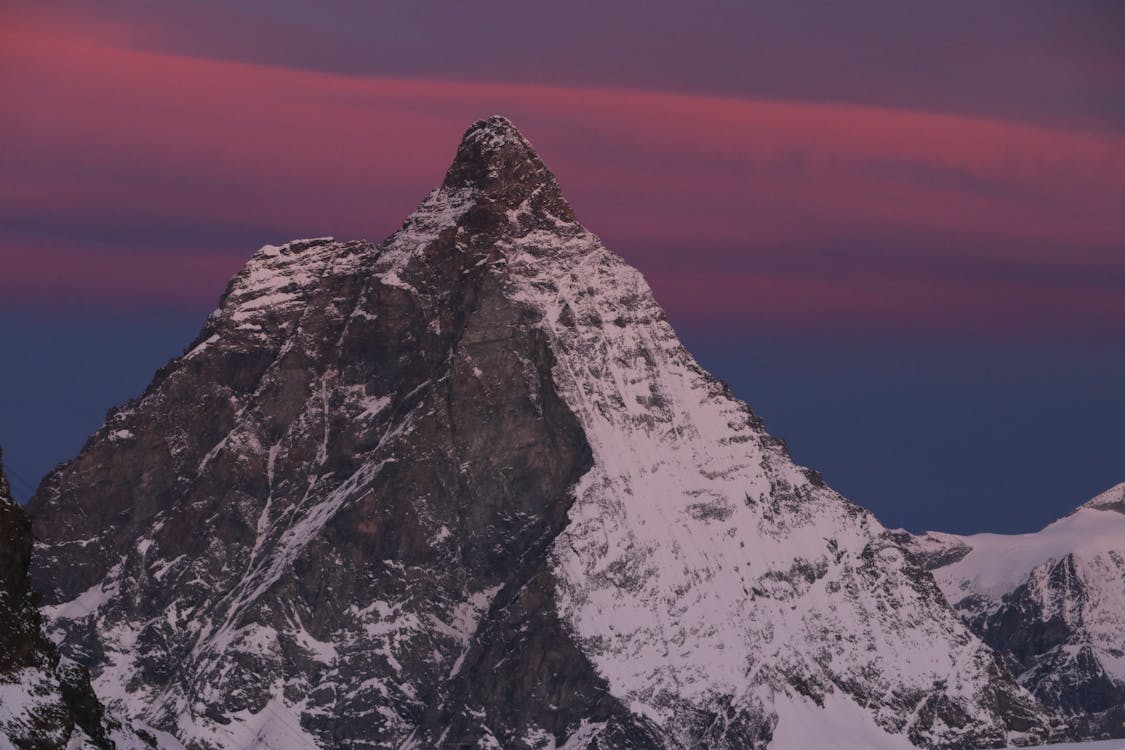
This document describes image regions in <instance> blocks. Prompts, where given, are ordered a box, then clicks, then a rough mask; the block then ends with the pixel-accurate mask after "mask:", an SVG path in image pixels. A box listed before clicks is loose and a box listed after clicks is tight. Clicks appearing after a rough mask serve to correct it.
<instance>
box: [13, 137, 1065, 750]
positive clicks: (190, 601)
mask: <svg viewBox="0 0 1125 750" xmlns="http://www.w3.org/2000/svg"><path fill="white" fill-rule="evenodd" d="M30 507H31V509H32V513H33V516H34V519H35V524H36V529H37V533H38V535H39V536H40V537H41V538H42V540H43V545H42V547H41V548H40V551H39V552H38V553H37V555H36V558H35V575H36V580H37V581H38V585H39V586H40V587H41V588H42V590H43V595H44V598H45V601H46V604H47V608H46V612H47V613H48V616H49V617H50V620H51V627H52V632H53V633H54V634H55V636H56V637H57V638H58V639H59V640H60V641H61V643H62V644H63V648H64V649H65V651H66V652H67V653H69V654H71V655H72V656H73V657H74V658H75V659H76V660H78V661H79V662H80V663H82V664H83V665H85V666H87V667H88V668H89V669H90V670H91V672H92V673H93V674H94V675H95V684H96V685H97V686H98V687H99V689H100V690H102V691H103V692H104V694H105V695H107V696H111V697H112V699H113V701H114V703H115V705H118V706H120V707H121V708H122V709H123V710H125V711H127V712H129V713H130V714H131V715H133V716H136V717H139V718H142V719H143V720H145V721H147V722H149V723H151V724H153V725H154V726H156V727H159V728H160V729H163V730H165V731H167V732H170V733H173V734H175V735H176V736H177V737H178V738H180V740H182V741H183V742H184V743H185V744H186V745H187V746H188V747H192V748H259V747H260V748H266V747H270V748H291V747H302V748H303V747H309V748H312V747H317V748H353V747H380V748H384V747H385V748H391V747H398V748H424V747H505V748H567V749H568V750H576V749H578V748H607V749H608V748H681V747H683V748H686V747H709V748H754V747H765V746H767V745H769V746H771V747H802V746H806V745H807V737H808V736H809V735H808V732H810V731H821V732H822V733H823V734H825V735H827V736H842V735H843V734H849V733H850V734H851V735H854V736H855V737H859V738H860V740H859V742H860V743H861V745H862V746H866V747H886V748H897V747H910V746H912V745H918V746H924V747H935V748H937V747H941V748H975V747H995V746H1000V745H1003V744H1006V743H1009V742H1013V741H1021V742H1023V741H1027V742H1033V741H1037V740H1039V739H1042V738H1043V737H1045V736H1046V735H1047V734H1048V733H1049V731H1050V730H1049V727H1048V724H1049V719H1048V716H1047V714H1046V713H1045V712H1044V711H1043V710H1042V709H1041V707H1040V706H1039V705H1038V704H1037V703H1036V702H1035V700H1034V699H1033V698H1032V696H1031V695H1030V694H1029V693H1028V692H1027V691H1026V690H1025V689H1024V688H1022V687H1021V686H1020V685H1018V684H1017V683H1016V682H1015V681H1014V680H1013V679H1012V678H1011V677H1010V675H1009V673H1008V670H1007V668H1006V667H1005V665H1004V664H1003V663H1002V662H1001V661H1000V660H999V659H998V658H997V656H996V655H995V654H994V652H993V651H992V650H990V649H989V648H988V647H987V646H985V645H984V644H983V643H982V642H981V641H980V640H979V639H978V638H977V637H976V636H975V635H973V634H972V633H970V632H969V630H968V629H967V628H966V627H965V626H964V625H963V623H962V622H961V621H960V619H959V618H958V617H957V615H956V614H955V613H954V612H953V611H952V609H950V607H949V606H948V605H947V604H946V602H945V600H944V599H943V597H942V595H941V592H940V591H939V590H938V588H937V587H936V586H935V584H934V582H933V579H932V578H931V577H930V575H929V574H928V573H927V572H926V571H925V570H923V569H922V567H921V566H920V565H918V563H917V562H916V560H915V558H914V557H913V556H911V555H909V554H907V553H905V552H904V550H903V549H902V547H901V546H900V544H899V543H898V541H896V539H895V538H894V537H893V536H892V535H891V534H889V533H888V532H887V531H886V530H885V529H884V528H883V527H882V526H881V525H880V524H879V523H878V521H876V520H875V519H874V518H873V517H872V516H871V515H870V514H869V513H868V512H866V511H865V510H863V509H862V508H860V507H858V506H856V505H854V504H852V503H850V502H848V501H847V500H845V499H844V498H842V497H841V496H839V495H838V494H837V493H835V492H834V491H832V490H831V489H830V488H828V487H826V486H824V484H823V482H822V481H821V480H820V479H819V477H818V476H817V475H816V474H814V473H811V472H808V471H806V470H804V469H802V468H801V467H798V466H796V465H794V463H793V462H792V460H791V459H790V458H789V456H788V455H787V453H786V451H785V449H784V447H783V445H782V444H781V443H780V442H779V441H777V440H775V439H774V438H772V437H771V436H770V435H769V434H768V433H767V432H766V431H765V429H764V427H763V425H762V423H761V421H760V420H759V419H758V418H757V417H756V416H755V415H754V413H753V412H752V411H751V410H750V408H749V407H747V406H746V405H745V404H743V403H742V402H740V401H738V400H737V399H735V398H734V397H733V396H732V395H731V394H730V393H729V392H728V391H727V389H726V388H725V387H724V386H723V385H722V384H720V383H719V382H717V381H716V380H714V379H713V378H711V377H710V376H709V375H708V374H707V373H706V372H704V371H703V370H702V369H701V368H700V367H699V365H698V364H697V363H696V362H695V360H694V359H693V358H692V357H691V356H690V355H689V354H688V353H687V352H686V351H685V350H684V348H683V347H682V346H681V345H680V343H679V341H678V339H677V337H676V335H675V333H674V332H673V330H672V329H671V327H670V326H669V325H668V323H667V321H666V320H665V317H664V314H663V312H662V311H661V309H660V307H659V306H658V305H657V304H656V302H655V301H654V300H653V297H652V295H651V293H650V291H649V289H648V287H647V285H646V284H645V282H644V280H643V278H642V277H641V275H640V274H639V273H638V272H637V271H636V270H634V269H633V268H631V267H630V266H628V265H627V264H626V263H624V262H623V261H622V260H621V259H620V258H619V257H617V256H616V255H614V254H613V253H612V252H610V251H609V250H607V249H606V248H605V247H604V246H603V245H602V243H601V242H600V241H599V240H598V238H597V237H595V236H594V235H593V234H591V233H590V232H589V231H588V230H586V229H585V228H584V227H583V226H581V225H580V224H579V223H578V222H577V220H576V218H575V216H574V214H573V212H572V211H571V208H570V206H569V205H568V203H567V201H566V200H565V199H564V197H563V196H562V193H561V192H560V190H559V186H558V184H557V182H556V180H555V178H554V177H553V176H552V174H551V173H550V171H549V170H548V169H547V168H546V167H545V166H544V164H543V162H542V161H541V160H540V158H539V157H538V155H537V154H536V153H535V152H534V150H533V149H532V148H531V146H530V144H529V143H528V141H527V140H526V139H525V138H524V137H523V136H522V135H521V134H520V133H519V132H518V131H516V130H515V128H513V127H512V125H511V124H510V123H509V122H508V121H506V120H505V119H503V118H498V117H494V118H491V119H488V120H484V121H481V122H478V123H476V124H474V125H473V126H472V128H470V129H469V131H468V132H467V133H466V134H465V136H464V139H463V140H462V142H461V144H460V147H459V148H458V151H457V154H456V158H455V160H454V162H453V164H452V166H451V167H450V169H449V171H448V172H447V174H446V175H445V179H444V181H443V182H442V184H441V186H440V187H439V188H438V189H436V190H434V191H433V192H432V193H431V194H430V195H429V196H428V197H427V198H426V199H425V201H424V202H423V203H422V204H421V206H420V207H419V208H418V210H417V211H416V212H415V213H414V214H413V215H412V216H411V217H409V218H408V219H407V220H406V222H405V224H404V225H403V227H402V229H400V230H399V231H398V232H396V233H395V234H394V235H392V236H391V237H390V238H389V239H387V240H386V241H385V242H383V243H381V244H372V243H368V242H337V241H334V240H331V239H315V240H301V241H296V242H291V243H288V244H285V245H281V246H267V247H264V248H262V249H261V250H260V251H259V252H258V253H257V254H255V255H254V257H253V258H251V260H250V262H249V263H248V264H247V266H246V267H245V268H244V269H243V270H242V271H241V272H240V273H239V274H238V275H237V276H236V277H235V278H234V280H233V281H232V282H231V284H230V286H229V287H228V289H227V291H226V293H225V294H224V295H223V297H222V300H221V302H220V305H219V308H218V309H217V310H216V311H215V312H214V313H213V314H212V315H211V317H210V318H209V319H208V320H207V322H206V324H205V325H204V327H203V330H202V332H201V333H200V335H199V337H198V338H197V340H196V341H195V342H193V343H192V344H191V346H190V347H189V349H188V350H187V351H186V352H185V354H184V355H183V356H182V357H179V358H177V359H176V360H174V361H173V362H171V363H170V364H169V365H168V366H167V367H165V368H164V369H163V370H161V371H160V372H159V373H158V374H157V376H156V378H155V380H154V381H153V383H152V384H151V386H150V387H149V388H148V390H147V391H146V392H145V393H144V395H142V396H141V397H140V398H139V399H137V400H135V401H133V402H131V403H129V404H126V405H125V406H123V407H122V408H120V409H118V410H116V411H114V412H113V413H112V414H111V415H110V417H109V418H108V420H107V421H106V423H105V424H104V425H103V426H102V428H101V429H99V430H98V432H97V433H96V434H95V435H94V436H93V437H92V438H91V439H90V441H89V442H88V443H87V445H86V446H85V448H84V449H83V450H82V452H81V454H80V455H79V456H78V457H77V458H76V459H74V460H73V461H71V462H70V463H68V464H66V465H64V466H62V467H61V468H60V469H58V470H57V471H56V472H54V473H53V474H52V475H50V476H49V477H48V478H47V479H46V480H45V481H44V483H43V485H42V486H41V487H40V489H39V491H38V492H37V493H36V495H35V497H34V498H33V499H32V501H31V504H30Z"/></svg>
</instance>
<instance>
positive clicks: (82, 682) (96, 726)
mask: <svg viewBox="0 0 1125 750" xmlns="http://www.w3.org/2000/svg"><path fill="white" fill-rule="evenodd" d="M30 562H31V522H30V520H29V519H28V517H27V513H26V512H24V509H23V508H21V507H20V506H19V505H18V504H17V503H16V501H15V500H13V499H12V494H11V490H10V487H9V485H8V479H7V477H6V476H5V475H4V469H3V466H2V465H0V750H13V748H20V750H25V749H28V750H30V749H34V750H62V748H66V749H67V750H113V749H114V748H117V750H148V748H151V747H154V746H155V743H154V738H153V737H151V736H150V735H147V734H145V733H140V734H138V733H137V732H135V731H133V729H132V728H131V727H129V726H127V725H123V724H122V723H121V722H120V721H117V720H116V719H115V718H112V717H110V716H108V715H107V714H106V713H105V710H104V709H103V707H102V705H101V704H100V703H99V702H98V699H97V697H96V696H95V695H94V692H93V690H92V689H91V687H90V676H89V675H88V674H87V673H86V670H85V669H83V668H82V667H80V666H79V665H77V664H75V663H74V662H72V661H70V660H68V659H64V658H60V656H59V652H58V649H56V648H55V646H54V644H53V643H51V642H50V641H49V640H48V639H47V636H46V635H45V633H44V632H43V622H42V619H41V617H40V615H39V612H38V611H37V610H36V608H35V606H34V604H33V603H32V596H31V579H30V578H29V577H28V566H29V564H30Z"/></svg>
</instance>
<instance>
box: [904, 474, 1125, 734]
mask: <svg viewBox="0 0 1125 750" xmlns="http://www.w3.org/2000/svg"><path fill="white" fill-rule="evenodd" d="M904 539H906V544H907V546H908V547H909V548H911V549H912V550H913V551H914V552H915V553H916V554H918V555H919V557H920V558H921V559H923V560H924V561H925V564H926V567H927V568H929V569H930V571H931V572H932V573H933V575H934V577H935V579H936V581H937V583H938V585H939V586H940V587H941V589H942V591H943V592H944V593H945V595H946V598H947V599H948V601H949V603H950V604H951V605H953V607H954V608H955V609H956V610H957V611H958V612H959V613H960V614H961V616H962V619H964V620H965V622H966V624H968V625H969V627H970V628H971V629H972V630H973V631H974V632H975V633H977V634H978V635H979V636H980V637H981V638H982V639H984V641H985V642H986V643H988V644H989V645H990V646H991V647H992V648H994V649H995V650H996V651H997V652H998V653H1000V654H1002V655H1003V656H1004V658H1005V660H1006V661H1007V663H1008V664H1009V667H1010V669H1011V671H1012V672H1013V674H1015V675H1017V677H1018V679H1019V680H1020V682H1021V684H1023V685H1025V686H1026V687H1028V688H1029V689H1030V690H1031V691H1032V693H1033V694H1034V695H1035V696H1036V697H1037V698H1038V699H1039V700H1040V701H1041V702H1042V703H1043V704H1044V705H1046V706H1047V707H1049V708H1050V709H1051V710H1053V711H1057V712H1058V713H1060V714H1061V715H1063V716H1064V717H1065V718H1066V719H1067V720H1068V721H1070V722H1072V723H1073V724H1075V725H1076V728H1077V731H1078V733H1079V735H1080V736H1083V737H1087V738H1116V737H1125V640H1123V637H1122V633H1125V483H1122V484H1118V485H1116V486H1114V487H1112V488H1110V489H1109V490H1106V491H1105V492H1102V493H1100V494H1099V495H1097V496H1095V497H1094V498H1093V499H1091V500H1089V501H1087V502H1085V503H1083V504H1082V505H1080V506H1078V507H1077V508H1075V509H1074V510H1073V511H1072V512H1071V513H1069V514H1067V515H1065V516H1063V517H1062V518H1059V519H1058V520H1056V521H1054V522H1052V523H1050V524H1048V525H1047V526H1046V527H1044V528H1043V529H1041V530H1040V531H1038V532H1033V533H1030V534H970V535H955V534H946V533H938V532H927V533H925V534H920V535H917V536H909V535H908V536H906V537H904Z"/></svg>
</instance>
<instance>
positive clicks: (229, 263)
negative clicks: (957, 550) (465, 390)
mask: <svg viewBox="0 0 1125 750" xmlns="http://www.w3.org/2000/svg"><path fill="white" fill-rule="evenodd" d="M687 8H690V13H689V12H686V11H685V9H687ZM1123 40H1125V6H1123V5H1121V4H1120V3H1115V2H1074V3H1055V2H1007V1H1001V2H988V3H980V2H943V3H925V4H922V3H900V2H894V1H892V0H885V1H883V0H880V1H879V2H875V1H871V2H859V3H854V4H852V3H847V4H845V3H828V2H824V3H801V4H795V3H783V2H763V3H745V2H700V3H692V4H684V3H670V2H615V3H612V4H611V3H604V2H571V3H553V4H550V5H548V4H542V3H507V2H419V3H398V2H394V3H391V2H387V3H382V2H358V1H357V2H335V3H296V2H268V3H267V2H222V3H220V2H192V3H187V2H184V3H152V2H147V1H143V0H123V1H110V2H100V3H96V4H95V3H88V2H74V3H33V2H20V1H17V2H9V3H6V4H5V5H4V6H3V9H0V101H2V102H3V104H2V105H0V106H2V108H3V113H2V118H0V123H2V125H0V133H2V137H0V344H2V345H3V354H2V356H3V360H2V361H3V367H2V368H0V443H2V445H3V448H4V457H5V462H6V465H7V466H8V468H9V469H12V470H14V472H15V474H16V477H15V481H14V484H15V488H16V489H17V491H18V494H19V495H20V496H21V497H26V496H27V494H28V493H29V485H33V484H35V483H37V482H38V480H39V479H40V477H41V476H42V475H43V474H44V473H45V472H46V471H47V470H48V469H50V467H51V466H52V465H54V464H55V463H56V462H58V461H61V460H65V459H67V458H69V457H71V456H72V455H74V454H75V453H76V452H77V450H78V448H79V447H80V446H81V444H82V442H83V440H84V439H85V436H86V435H88V434H89V433H90V432H92V431H93V430H94V429H95V428H96V427H97V425H98V424H99V423H100V421H101V419H102V417H103V416H104V413H105V410H106V409H107V408H108V407H109V406H111V405H113V404H114V403H118V402H121V401H123V400H125V399H127V398H129V397H132V396H135V395H138V394H139V393H140V391H141V390H143V388H144V386H145V385H146V384H147V381H148V379H149V378H151V376H152V373H153V371H154V370H155V369H156V368H157V367H159V366H160V365H161V364H163V363H164V362H165V361H166V360H167V359H168V358H170V357H171V356H174V355H176V354H178V353H180V351H181V350H182V349H183V347H184V345H185V344H187V343H188V341H189V340H190V339H191V338H192V337H193V336H194V334H195V332H196V331H197V330H198V328H199V326H200V325H201V323H202V321H203V318H204V317H205V316H206V314H207V313H208V312H209V311H210V310H211V309H212V308H213V307H214V306H215V303H216V301H217V300H218V297H219V295H220V294H221V292H222V290H223V288H224V286H225V284H226V282H227V279H228V278H229V277H230V276H231V275H232V274H233V273H235V272H236V271H237V270H238V269H239V268H240V267H241V265H242V264H243V263H244V262H245V260H246V259H247V258H248V256H249V255H250V254H251V253H252V252H253V251H254V250H255V249H257V248H258V247H259V246H261V245H263V244H266V243H275V244H276V243H280V242H283V241H285V240H287V239H291V238H296V237H309V236H323V235H332V236H335V237H338V238H360V237H366V238H369V239H372V240H379V239H382V238H383V237H385V236H386V235H387V234H389V233H390V232H393V231H394V230H395V229H396V228H397V227H398V226H399V224H400V223H401V221H402V219H403V218H405V216H406V215H407V214H409V213H410V212H411V211H412V210H413V208H414V207H415V206H416V205H417V203H418V202H419V201H420V200H421V198H422V197H423V196H424V195H425V194H426V192H427V191H428V190H429V189H430V188H431V187H433V186H434V185H436V184H437V183H438V182H439V181H440V179H441V176H442V174H443V172H444V169H445V167H446V166H447V165H448V163H449V161H450V159H451V158H452V155H453V152H454V150H455V148H456V145H457V141H458V139H459V137H460V135H461V133H462V132H463V131H464V130H465V128H466V127H467V126H468V125H469V124H470V123H471V122H472V121H473V120H475V119H478V118H480V117H483V116H487V115H489V114H492V113H502V114H505V115H507V116H509V117H510V118H511V119H512V120H513V122H514V123H515V124H516V125H517V126H518V127H519V128H520V129H521V130H522V131H523V132H524V134H525V135H527V137H528V138H529V139H530V140H531V141H532V142H533V143H534V144H535V146H536V147H537V149H538V150H539V152H540V154H541V155H542V156H543V158H544V160H545V161H546V162H547V163H548V165H550V166H551V167H552V168H553V169H554V171H555V173H556V175H557V176H558V178H559V181H560V183H561V184H562V187H563V190H564V191H565V193H566V194H567V196H568V197H569V198H570V200H571V203H572V204H573V206H574V208H575V210H576V212H577V214H578V216H579V218H580V219H581V220H582V221H583V223H584V224H585V225H586V226H588V227H589V228H590V229H591V230H593V231H594V232H596V233H597V234H599V235H600V236H601V237H602V239H603V240H604V241H605V242H606V244H607V245H608V246H610V247H611V248H613V249H615V250H616V251H617V252H619V253H620V254H621V255H623V256H624V257H625V258H626V259H628V260H629V261H630V262H632V263H633V264H634V265H636V266H637V267H639V268H640V269H641V270H642V271H643V272H644V273H645V275H646V277H647V278H648V279H649V281H650V283H651V285H652V287H653V289H654V291H655V293H656V296H657V299H658V300H659V301H660V302H661V303H662V304H663V305H664V306H665V307H666V309H667V310H668V314H669V317H670V319H671V321H672V323H673V325H674V326H675V327H676V328H677V330H679V331H680V333H681V334H682V336H683V338H684V341H685V343H686V344H687V345H688V347H689V348H690V349H691V350H692V351H693V352H694V353H696V355H697V356H698V357H699V358H700V360H701V362H702V363H703V364H704V365H705V366H706V367H707V368H708V369H710V370H711V371H712V372H714V373H715V374H716V375H717V376H719V377H721V378H723V379H725V380H727V381H728V382H729V383H730V384H731V386H732V387H733V388H734V390H735V392H736V393H737V394H738V395H739V396H740V397H742V398H744V399H746V400H747V401H748V402H749V403H750V404H751V405H752V406H754V407H755V408H756V410H757V411H758V412H759V413H760V414H762V416H763V417H764V418H765V420H766V424H767V427H768V428H769V429H770V430H771V431H772V432H774V433H775V434H777V435H779V436H780V437H783V438H785V439H786V440H787V441H788V443H789V445H790V448H791V450H792V452H793V453H794V456H795V458H796V459H797V460H798V461H799V462H801V463H804V464H807V465H810V466H813V467H815V468H818V469H820V470H822V472H823V473H824V474H825V477H826V478H827V480H828V481H829V483H831V484H832V485H833V486H835V487H836V488H837V489H839V490H840V491H842V492H843V493H845V494H846V495H848V496H849V497H850V498H851V499H853V500H855V501H856V502H858V503H860V504H862V505H865V506H867V507H870V508H872V509H873V510H874V511H875V512H876V513H877V514H878V515H879V517H880V518H881V519H882V520H883V521H884V522H885V523H886V524H888V525H890V526H898V525H905V526H907V527H908V528H911V529H912V530H922V529H925V528H942V529H945V530H949V531H983V530H998V531H999V530H1007V531H1026V530H1031V529H1034V528H1037V527H1039V526H1041V525H1043V524H1044V523H1046V522H1047V521H1049V520H1051V519H1053V518H1054V517H1057V516H1059V515H1061V514H1064V513H1066V512H1069V510H1071V509H1072V508H1073V507H1074V506H1075V505H1077V504H1079V503H1080V502H1083V501H1084V500H1086V499H1088V498H1089V497H1090V496H1092V495H1093V494H1095V493H1097V492H1099V491H1101V490H1103V489H1105V488H1107V487H1108V486H1110V485H1112V484H1115V483H1117V482H1121V481H1125V427H1123V425H1125V52H1123V50H1125V42H1123Z"/></svg>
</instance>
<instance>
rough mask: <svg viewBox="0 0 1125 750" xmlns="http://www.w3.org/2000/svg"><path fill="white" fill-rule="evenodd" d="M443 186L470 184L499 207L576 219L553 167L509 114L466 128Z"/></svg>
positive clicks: (460, 187)
mask: <svg viewBox="0 0 1125 750" xmlns="http://www.w3.org/2000/svg"><path fill="white" fill-rule="evenodd" d="M442 189H443V190H444V191H447V192H453V191H458V190H464V189H471V190H474V191H477V192H479V193H480V195H481V196H483V197H484V198H485V199H486V201H487V202H492V203H495V207H496V208H497V209H499V210H500V211H501V212H504V213H506V212H509V211H523V212H530V213H532V214H538V215H551V216H554V217H555V218H557V219H558V220H560V221H564V222H572V221H574V212H573V211H572V210H571V208H570V205H569V204H568V203H567V201H566V199H565V198H564V197H563V195H562V191H561V190H560V189H559V185H558V182H557V181H556V180H555V176H554V175H553V174H552V173H551V170H550V169H548V168H547V165H546V164H544V163H543V160H542V159H540V158H539V154H538V153H536V151H535V148H534V147H533V146H532V145H531V143H530V142H529V141H528V140H527V138H525V137H524V136H523V134H522V133H520V131H519V130H518V129H517V128H516V126H515V125H513V124H512V123H511V122H510V121H509V120H508V118H506V117H502V116H500V115H493V116H492V117H489V118H488V119H486V120H478V121H477V122H475V123H473V124H472V126H470V127H469V129H468V130H466V131H465V135H464V136H463V137H462V138H461V145H460V146H459V147H458V148H457V155H456V157H455V158H454V160H453V164H452V165H450V167H449V170H448V171H447V172H446V174H445V180H444V181H443V182H442Z"/></svg>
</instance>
